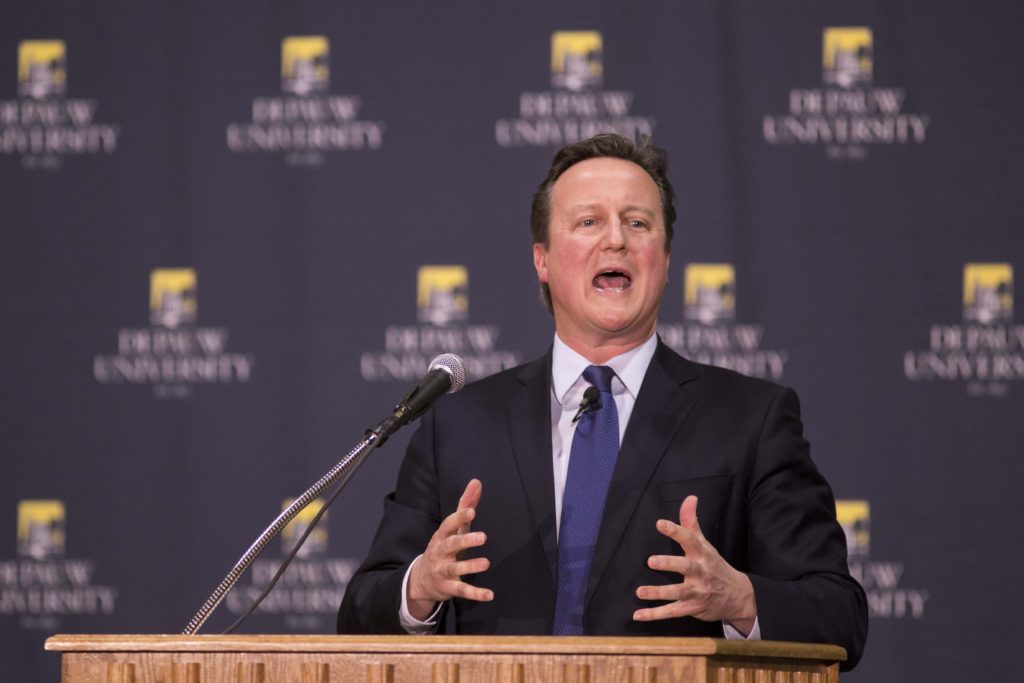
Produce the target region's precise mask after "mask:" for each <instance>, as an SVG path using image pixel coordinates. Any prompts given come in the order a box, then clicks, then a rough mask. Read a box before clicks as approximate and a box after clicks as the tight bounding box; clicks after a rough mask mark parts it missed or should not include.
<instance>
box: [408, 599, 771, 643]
mask: <svg viewBox="0 0 1024 683" xmlns="http://www.w3.org/2000/svg"><path fill="white" fill-rule="evenodd" d="M403 604H404V603H403ZM722 630H723V631H725V639H726V640H761V622H759V621H758V620H757V617H754V627H753V628H752V629H750V635H747V636H745V635H743V634H742V633H740V632H739V631H738V630H736V627H735V626H733V625H732V624H730V623H729V622H728V621H723V622H722Z"/></svg>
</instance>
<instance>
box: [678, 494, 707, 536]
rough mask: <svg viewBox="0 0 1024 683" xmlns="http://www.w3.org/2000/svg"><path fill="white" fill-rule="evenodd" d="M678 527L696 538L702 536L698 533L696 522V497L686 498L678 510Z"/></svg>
mask: <svg viewBox="0 0 1024 683" xmlns="http://www.w3.org/2000/svg"><path fill="white" fill-rule="evenodd" d="M679 526H681V527H683V528H684V529H686V530H687V531H689V532H690V533H693V534H696V535H697V536H703V535H704V534H702V533H701V532H700V524H699V523H698V522H697V496H687V497H686V500H684V501H683V504H682V506H680V508H679Z"/></svg>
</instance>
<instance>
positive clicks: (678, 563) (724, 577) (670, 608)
mask: <svg viewBox="0 0 1024 683" xmlns="http://www.w3.org/2000/svg"><path fill="white" fill-rule="evenodd" d="M657 528H658V531H659V532H660V533H662V534H664V535H665V536H668V537H669V538H671V539H672V540H674V541H675V542H676V543H678V544H679V546H680V547H681V548H682V549H683V556H679V555H651V556H650V557H649V558H647V566H649V567H650V568H651V569H654V570H656V571H662V572H674V573H676V574H679V575H681V576H682V577H683V580H682V581H681V582H680V583H676V584H668V585H665V586H640V587H639V588H637V589H636V595H637V597H638V598H640V599H641V600H668V601H670V602H669V603H668V604H666V605H659V606H658V607H649V608H646V609H639V610H637V611H636V612H634V613H633V619H634V620H636V621H654V620H655V619H674V618H676V617H688V616H692V617H696V618H698V619H701V620H703V621H727V622H729V623H730V624H732V625H733V627H735V628H736V629H737V630H738V631H740V632H741V633H743V634H744V635H747V634H749V633H750V630H751V629H752V628H753V627H754V621H755V619H756V618H757V605H756V603H755V601H754V586H753V584H751V583H750V578H749V577H748V576H747V575H746V574H744V573H743V572H739V571H736V570H735V569H733V567H732V566H731V565H730V564H729V563H728V562H726V561H725V560H723V559H722V556H721V555H719V554H718V551H717V550H715V547H714V546H713V545H711V544H710V543H709V542H708V540H707V539H706V538H704V534H702V533H701V531H700V525H699V524H698V523H697V497H696V496H688V497H687V498H686V500H684V501H683V504H682V506H681V507H680V508H679V524H674V523H673V522H670V521H668V520H667V519H659V520H658V523H657Z"/></svg>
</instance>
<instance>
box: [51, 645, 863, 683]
mask: <svg viewBox="0 0 1024 683" xmlns="http://www.w3.org/2000/svg"><path fill="white" fill-rule="evenodd" d="M46 649H47V650H51V651H56V652H61V653H62V655H61V657H62V661H61V680H62V681H63V683H276V682H277V681H284V682H291V681H294V682H295V683H342V682H345V683H348V682H349V681H352V682H354V683H362V682H364V681H365V682H366V683H392V682H394V683H399V682H401V681H417V682H419V681H431V682H433V683H471V682H475V681H487V683H491V682H504V683H520V682H522V683H525V682H527V681H530V682H532V681H553V682H558V683H561V682H563V681H564V682H565V683H570V682H572V683H598V682H600V681H616V682H619V681H622V682H632V683H641V682H642V683H655V682H657V683H664V682H666V681H686V682H691V681H692V682H694V683H698V682H699V683H727V682H728V683H733V682H735V683H740V682H748V683H762V682H763V683H790V682H792V683H835V682H836V681H838V680H839V662H840V661H843V660H845V659H846V651H845V650H843V648H841V647H838V646H834V645H805V644H802V643H779V642H764V641H762V642H746V641H730V640H722V639H717V638H599V637H582V638H579V637H526V636H520V637H506V636H263V635H261V636H169V635H167V636H164V635H149V636H139V635H109V636H108V635H102V636H100V635H55V636H53V637H51V638H49V639H48V640H47V641H46Z"/></svg>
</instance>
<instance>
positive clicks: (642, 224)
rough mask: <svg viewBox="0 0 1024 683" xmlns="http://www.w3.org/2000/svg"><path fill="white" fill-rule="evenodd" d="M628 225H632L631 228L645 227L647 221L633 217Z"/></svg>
mask: <svg viewBox="0 0 1024 683" xmlns="http://www.w3.org/2000/svg"><path fill="white" fill-rule="evenodd" d="M629 225H630V227H633V228H646V227H647V221H642V220H640V219H639V218H633V219H631V220H630V221H629Z"/></svg>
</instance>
